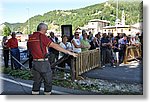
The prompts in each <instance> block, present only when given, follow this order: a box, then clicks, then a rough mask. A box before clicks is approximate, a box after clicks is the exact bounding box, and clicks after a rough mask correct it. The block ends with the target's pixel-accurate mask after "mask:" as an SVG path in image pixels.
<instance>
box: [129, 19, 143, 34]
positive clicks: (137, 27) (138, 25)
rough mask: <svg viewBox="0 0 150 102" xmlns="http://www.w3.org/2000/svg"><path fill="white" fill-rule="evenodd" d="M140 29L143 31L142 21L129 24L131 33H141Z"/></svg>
mask: <svg viewBox="0 0 150 102" xmlns="http://www.w3.org/2000/svg"><path fill="white" fill-rule="evenodd" d="M142 31H143V23H142V22H139V23H135V24H133V25H131V34H132V35H135V34H136V33H139V34H142Z"/></svg>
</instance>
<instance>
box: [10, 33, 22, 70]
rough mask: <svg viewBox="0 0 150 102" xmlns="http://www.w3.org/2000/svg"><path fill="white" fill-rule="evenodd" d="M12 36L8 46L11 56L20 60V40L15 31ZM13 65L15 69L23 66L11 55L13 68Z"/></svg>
mask: <svg viewBox="0 0 150 102" xmlns="http://www.w3.org/2000/svg"><path fill="white" fill-rule="evenodd" d="M11 36H12V38H11V39H9V40H8V42H7V47H9V48H10V54H11V56H13V57H15V58H16V59H17V60H18V61H20V51H19V49H18V40H17V39H16V34H15V32H12V35H11ZM13 65H14V67H15V69H20V68H21V66H20V64H18V62H17V61H15V60H14V59H13V58H12V57H11V68H12V69H13Z"/></svg>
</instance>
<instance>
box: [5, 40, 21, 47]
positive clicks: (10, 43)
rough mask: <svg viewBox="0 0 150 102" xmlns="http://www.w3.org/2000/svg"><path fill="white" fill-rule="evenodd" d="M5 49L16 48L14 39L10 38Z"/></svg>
mask: <svg viewBox="0 0 150 102" xmlns="http://www.w3.org/2000/svg"><path fill="white" fill-rule="evenodd" d="M7 47H9V48H17V47H18V40H17V39H16V38H11V39H9V40H8V42H7Z"/></svg>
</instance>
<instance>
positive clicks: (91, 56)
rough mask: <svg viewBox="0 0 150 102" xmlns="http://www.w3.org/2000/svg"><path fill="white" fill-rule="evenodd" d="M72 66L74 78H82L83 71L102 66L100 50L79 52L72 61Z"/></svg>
mask: <svg viewBox="0 0 150 102" xmlns="http://www.w3.org/2000/svg"><path fill="white" fill-rule="evenodd" d="M72 66H73V67H72V79H78V78H82V77H81V76H80V75H81V74H82V73H85V72H87V71H89V70H92V69H94V68H97V67H100V50H99V49H95V50H89V51H85V52H82V53H79V54H78V57H77V58H75V59H74V60H73V61H72ZM73 76H74V77H73Z"/></svg>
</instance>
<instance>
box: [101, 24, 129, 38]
mask: <svg viewBox="0 0 150 102" xmlns="http://www.w3.org/2000/svg"><path fill="white" fill-rule="evenodd" d="M103 33H107V34H108V33H113V34H114V36H117V33H125V34H126V35H129V34H130V33H131V27H130V26H129V25H115V26H106V27H103Z"/></svg>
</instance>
